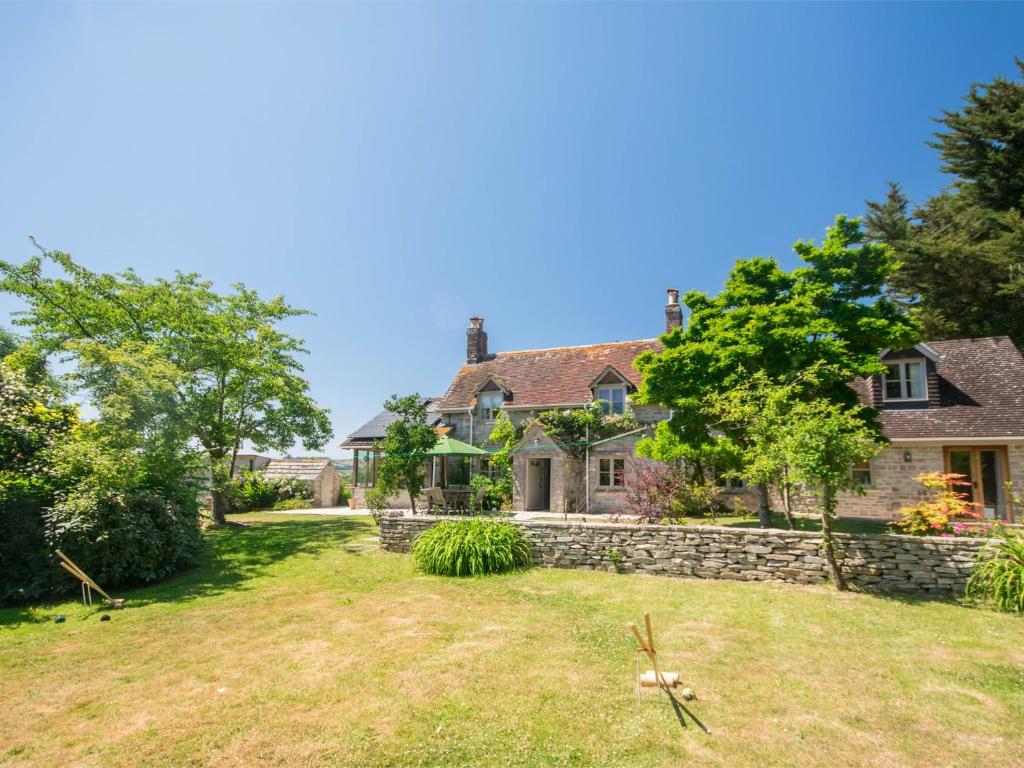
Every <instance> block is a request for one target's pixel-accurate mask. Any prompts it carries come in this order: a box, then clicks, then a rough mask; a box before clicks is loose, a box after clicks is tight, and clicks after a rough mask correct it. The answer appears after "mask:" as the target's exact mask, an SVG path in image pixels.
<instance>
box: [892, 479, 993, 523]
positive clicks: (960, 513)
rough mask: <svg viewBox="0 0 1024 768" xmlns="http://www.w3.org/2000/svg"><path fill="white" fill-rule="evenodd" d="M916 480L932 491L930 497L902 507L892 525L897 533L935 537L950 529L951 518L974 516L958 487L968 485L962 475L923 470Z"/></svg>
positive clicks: (976, 516) (974, 513) (976, 514)
mask: <svg viewBox="0 0 1024 768" xmlns="http://www.w3.org/2000/svg"><path fill="white" fill-rule="evenodd" d="M917 480H918V482H919V483H921V484H922V485H923V486H924V487H925V488H929V489H931V490H932V491H934V495H933V497H932V498H931V499H927V500H925V501H922V502H920V503H919V504H917V505H915V506H913V507H904V508H903V509H901V510H900V514H901V515H902V516H901V517H900V519H899V520H897V521H896V522H895V523H893V525H894V526H895V527H896V528H898V529H899V532H900V533H905V534H909V535H911V536H937V535H940V534H944V533H945V534H948V533H951V532H952V531H953V527H952V521H953V520H954V519H956V518H960V519H963V518H978V517H980V515H978V513H976V512H975V511H974V509H973V508H972V506H971V504H970V503H969V502H968V501H967V498H966V497H965V494H964V493H963V492H962V490H957V489H963V488H964V487H968V488H969V487H970V483H967V482H965V481H964V479H963V475H956V474H944V473H942V472H926V473H924V474H921V475H918V476H917Z"/></svg>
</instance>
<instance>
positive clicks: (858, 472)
mask: <svg viewBox="0 0 1024 768" xmlns="http://www.w3.org/2000/svg"><path fill="white" fill-rule="evenodd" d="M850 474H851V475H852V476H853V482H854V483H856V484H857V485H871V464H869V463H868V462H866V461H865V462H862V463H860V464H857V465H855V466H854V467H853V469H852V470H851V471H850Z"/></svg>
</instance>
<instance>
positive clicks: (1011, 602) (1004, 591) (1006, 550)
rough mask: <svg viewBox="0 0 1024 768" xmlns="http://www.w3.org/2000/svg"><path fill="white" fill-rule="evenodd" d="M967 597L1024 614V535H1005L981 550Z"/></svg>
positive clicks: (970, 580) (968, 583) (968, 585)
mask: <svg viewBox="0 0 1024 768" xmlns="http://www.w3.org/2000/svg"><path fill="white" fill-rule="evenodd" d="M967 596H968V597H973V598H975V599H977V600H982V601H985V602H988V603H991V604H993V605H994V606H995V607H996V608H998V609H999V610H1001V611H1010V612H1015V613H1024V538H1021V537H1020V536H1012V535H1005V536H1003V537H1002V538H1001V539H999V541H998V542H996V543H993V544H991V545H989V546H986V547H985V548H984V549H982V550H981V552H979V553H978V560H977V562H976V563H975V564H974V570H973V571H972V572H971V578H970V579H969V580H968V581H967Z"/></svg>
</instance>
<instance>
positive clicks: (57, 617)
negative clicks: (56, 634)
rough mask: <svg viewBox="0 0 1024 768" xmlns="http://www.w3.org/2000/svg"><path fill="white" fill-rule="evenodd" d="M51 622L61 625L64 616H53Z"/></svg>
mask: <svg viewBox="0 0 1024 768" xmlns="http://www.w3.org/2000/svg"><path fill="white" fill-rule="evenodd" d="M53 621H54V623H55V624H63V623H64V616H63V615H61V616H54V617H53Z"/></svg>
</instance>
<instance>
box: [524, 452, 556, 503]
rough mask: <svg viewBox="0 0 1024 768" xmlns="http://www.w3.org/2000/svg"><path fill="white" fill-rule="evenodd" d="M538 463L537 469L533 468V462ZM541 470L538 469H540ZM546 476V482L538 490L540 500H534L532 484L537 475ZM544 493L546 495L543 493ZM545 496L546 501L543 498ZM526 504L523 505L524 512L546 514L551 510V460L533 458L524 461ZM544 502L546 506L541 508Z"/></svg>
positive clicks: (542, 457)
mask: <svg viewBox="0 0 1024 768" xmlns="http://www.w3.org/2000/svg"><path fill="white" fill-rule="evenodd" d="M535 461H536V462H540V464H539V467H538V468H537V469H535V468H534V466H533V462H535ZM541 467H542V468H543V469H540V468H541ZM538 473H539V474H541V475H546V479H547V482H546V483H545V484H544V486H542V487H541V488H539V489H538V491H539V493H537V494H536V495H537V496H540V497H541V498H540V499H537V500H536V501H535V500H534V482H535V476H536V475H537V474H538ZM545 491H546V493H545ZM544 496H547V499H544V498H543V497H544ZM525 501H526V503H525V504H523V507H524V508H525V510H524V511H527V512H548V511H550V510H551V458H550V457H547V456H533V457H531V458H529V459H527V460H526V499H525ZM545 501H546V502H547V506H543V505H544V503H545Z"/></svg>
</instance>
